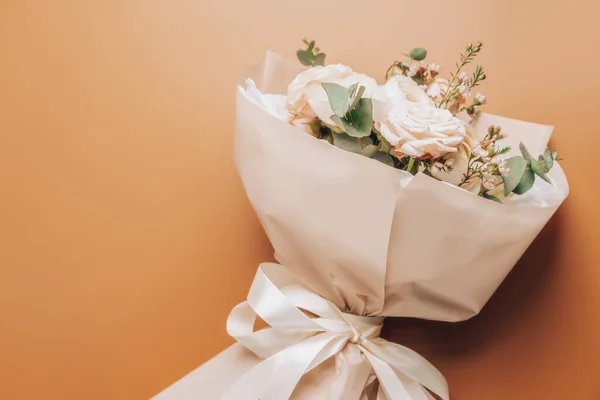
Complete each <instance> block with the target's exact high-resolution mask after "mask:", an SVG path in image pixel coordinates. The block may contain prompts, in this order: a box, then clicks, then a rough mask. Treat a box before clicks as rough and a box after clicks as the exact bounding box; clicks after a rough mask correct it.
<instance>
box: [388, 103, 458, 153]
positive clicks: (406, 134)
mask: <svg viewBox="0 0 600 400" xmlns="http://www.w3.org/2000/svg"><path fill="white" fill-rule="evenodd" d="M376 127H377V128H378V129H379V132H381V134H382V135H383V137H384V138H385V139H386V140H387V141H388V142H390V144H391V145H392V146H394V147H395V149H396V151H397V152H398V153H403V154H407V155H409V156H412V157H431V158H438V157H442V156H443V155H445V154H447V153H453V152H457V151H458V148H459V146H461V144H462V143H463V141H464V137H465V134H466V132H465V127H464V126H463V124H462V123H461V121H460V120H458V119H457V118H456V117H454V116H453V115H452V113H450V111H448V110H445V109H440V108H436V107H435V106H434V105H432V104H429V103H404V104H401V105H399V106H397V107H394V108H392V109H390V110H389V111H388V112H387V120H386V121H385V122H383V123H377V124H376Z"/></svg>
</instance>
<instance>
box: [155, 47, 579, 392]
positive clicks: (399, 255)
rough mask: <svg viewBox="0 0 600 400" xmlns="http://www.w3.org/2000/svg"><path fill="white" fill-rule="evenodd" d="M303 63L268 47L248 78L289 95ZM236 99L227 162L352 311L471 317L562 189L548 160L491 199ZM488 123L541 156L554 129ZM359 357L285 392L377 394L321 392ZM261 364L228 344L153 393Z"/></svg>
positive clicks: (321, 290) (193, 388) (297, 264)
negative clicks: (530, 183) (507, 193)
mask: <svg viewBox="0 0 600 400" xmlns="http://www.w3.org/2000/svg"><path fill="white" fill-rule="evenodd" d="M301 70H302V67H301V66H299V65H297V64H295V63H291V62H289V61H286V60H284V59H282V58H281V57H280V56H278V55H276V54H274V53H269V54H268V55H267V58H266V60H265V61H264V62H263V63H262V64H261V65H259V66H257V67H255V68H253V69H251V70H250V71H249V72H248V73H247V74H246V76H244V79H245V78H248V77H250V78H252V79H253V80H254V81H255V82H256V83H257V86H258V88H259V89H260V90H261V91H262V92H263V93H279V94H285V91H286V88H287V84H288V83H289V82H290V81H291V80H292V79H293V77H294V76H295V75H296V74H297V73H298V72H299V71H301ZM236 105H237V109H236V128H235V130H236V136H235V163H236V166H237V169H238V171H239V174H240V176H241V179H242V181H243V184H244V187H245V189H246V192H247V194H248V198H249V200H250V202H251V204H252V206H253V207H254V210H255V211H256V214H257V215H258V218H259V220H260V222H261V223H262V226H263V227H264V230H265V232H266V234H267V236H268V237H269V239H270V241H271V243H272V245H273V247H274V249H275V257H276V259H277V261H278V262H279V263H280V264H282V265H283V266H285V267H286V268H288V269H289V270H290V271H292V272H293V273H295V274H296V275H297V276H299V277H301V278H302V279H303V281H304V282H303V284H304V285H306V286H307V287H308V288H310V289H311V290H313V291H314V292H316V293H318V294H319V295H321V296H323V297H324V298H326V299H328V300H330V301H331V302H333V303H335V304H336V305H337V306H338V307H339V308H340V309H341V310H343V311H346V312H350V313H353V314H358V315H371V316H375V315H377V316H395V317H415V318H422V319H430V320H439V321H451V322H455V321H462V320H465V319H468V318H470V317H472V316H474V315H476V314H477V313H478V312H479V311H480V310H481V309H482V307H483V306H484V305H485V303H486V302H487V301H488V299H489V298H490V296H491V295H492V294H493V293H494V291H495V290H496V288H497V287H498V285H499V284H500V283H501V282H502V280H503V279H504V278H505V276H506V275H507V274H508V273H509V272H510V270H511V268H512V267H513V266H514V265H515V263H516V262H517V261H518V259H519V258H520V257H521V255H522V254H523V252H524V251H525V250H526V249H527V247H528V246H529V245H530V244H531V242H532V241H533V240H534V238H535V237H536V236H537V234H538V233H539V232H540V230H541V229H542V228H543V227H544V225H545V224H546V223H547V222H548V220H549V219H550V218H551V217H552V215H553V214H554V212H555V211H556V210H557V208H558V207H559V206H560V204H561V203H562V201H563V200H564V199H565V198H566V196H567V194H568V184H567V181H566V178H565V176H564V173H563V171H562V169H561V168H560V166H559V165H556V166H555V167H554V168H553V169H552V170H551V171H550V173H549V177H550V179H551V181H552V183H553V184H552V185H550V184H548V183H546V182H543V181H542V180H536V181H535V186H534V188H533V189H532V190H530V191H529V192H528V193H526V194H525V195H523V196H513V197H510V198H509V199H507V200H506V201H505V203H504V204H498V203H495V202H493V201H490V200H487V199H484V198H482V197H478V196H476V195H475V194H472V193H469V192H467V191H464V190H462V189H460V188H458V187H455V186H453V185H450V184H447V183H444V182H440V181H437V180H435V179H433V178H431V177H428V176H426V175H423V174H417V175H416V176H414V177H413V176H412V175H410V174H409V173H407V172H405V171H401V170H397V169H394V168H391V167H389V166H387V165H384V164H382V163H379V162H377V161H375V160H372V159H369V158H366V157H363V156H361V155H357V154H354V153H350V152H346V151H344V150H341V149H339V148H336V147H334V146H332V145H330V144H329V143H328V142H326V141H324V140H318V139H316V138H314V137H312V136H310V135H308V134H306V133H305V132H303V131H301V130H300V129H298V128H295V127H293V126H291V125H288V124H286V123H285V122H284V121H281V120H279V119H277V118H275V117H273V116H272V115H271V114H269V113H268V112H267V111H265V110H264V109H263V108H261V107H260V106H258V105H257V104H255V103H253V102H252V101H250V100H249V99H248V98H247V97H246V96H245V95H244V94H243V93H242V92H241V91H240V90H238V93H237V103H236ZM492 124H493V125H501V126H502V127H503V131H505V132H506V133H507V134H508V138H507V139H504V140H502V141H501V142H499V143H500V144H502V145H511V146H512V147H513V149H518V143H519V142H523V143H524V144H525V145H526V147H527V148H528V149H529V150H530V151H531V152H532V153H533V154H540V153H543V151H544V149H545V148H546V146H547V144H548V140H549V138H550V135H551V131H552V128H551V127H547V126H541V125H536V124H531V123H527V122H522V121H516V120H510V119H506V118H501V117H496V116H492V115H486V114H484V115H482V116H481V118H480V120H479V121H478V123H477V125H476V130H477V131H478V134H481V135H484V134H485V131H486V130H487V127H488V126H489V125H492ZM513 152H514V150H513ZM250 267H252V266H249V268H250ZM348 353H351V352H350V351H349V352H348ZM357 360H358V362H357V363H355V362H354V361H355V360H354V358H353V357H352V354H346V353H342V356H340V358H339V359H337V358H336V359H332V360H330V361H329V362H327V363H324V364H322V365H321V366H320V367H318V368H317V369H315V370H313V371H312V372H310V373H309V374H308V375H307V376H305V378H303V379H302V381H301V382H300V385H299V387H298V389H297V390H296V392H294V395H293V396H292V398H293V399H305V398H306V399H321V398H322V399H340V400H342V399H343V400H347V399H361V400H362V398H361V396H363V398H368V399H375V398H376V397H365V396H368V395H367V394H364V393H363V392H362V390H355V391H353V392H352V393H345V394H342V393H340V394H337V395H336V394H332V393H331V392H330V391H329V389H328V388H330V387H332V385H333V383H332V382H333V381H334V380H335V379H338V380H340V381H342V382H343V381H344V380H348V379H349V377H350V376H352V374H353V373H355V372H354V371H359V370H360V368H361V367H359V366H360V365H364V362H363V361H364V360H362V359H361V357H360V356H359V357H358V359H357ZM259 361H260V360H259V359H258V358H256V357H255V356H254V355H252V354H251V353H250V352H248V351H246V350H244V349H243V348H241V347H240V346H239V345H234V346H233V347H231V348H229V349H227V350H225V351H224V352H223V353H221V354H220V355H218V356H217V357H215V358H214V359H212V360H211V361H209V362H208V363H206V364H204V365H203V366H201V367H200V368H199V369H197V370H195V371H193V372H192V373H190V374H189V375H188V376H186V377H184V378H183V379H182V380H180V381H179V382H177V383H176V384H174V385H173V386H172V387H170V388H168V389H167V390H166V391H164V392H163V393H161V394H159V395H158V396H157V397H156V399H159V400H184V399H192V398H194V399H207V400H213V399H214V400H216V399H218V398H219V396H220V395H221V393H223V391H224V390H225V389H227V388H228V386H230V385H231V384H232V383H233V382H234V381H235V380H236V379H237V378H238V377H239V376H240V375H241V374H242V373H243V372H244V371H245V370H247V369H249V368H250V367H252V366H253V365H255V364H257V363H258V362H259ZM344 363H346V365H344ZM336 364H338V365H337V366H336ZM355 364H356V365H355ZM357 368H358V369H357ZM315 376H318V379H314V377H315ZM336 377H337V378H336ZM361 389H362V388H361ZM304 393H308V394H306V395H304ZM303 396H305V397H303Z"/></svg>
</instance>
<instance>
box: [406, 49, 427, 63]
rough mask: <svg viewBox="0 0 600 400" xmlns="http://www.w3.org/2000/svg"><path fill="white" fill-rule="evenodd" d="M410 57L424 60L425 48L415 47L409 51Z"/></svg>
mask: <svg viewBox="0 0 600 400" xmlns="http://www.w3.org/2000/svg"><path fill="white" fill-rule="evenodd" d="M409 56H410V58H412V59H413V60H416V61H421V60H424V59H425V57H427V50H425V49H424V48H422V47H415V48H414V49H412V50H411V51H410V54H409Z"/></svg>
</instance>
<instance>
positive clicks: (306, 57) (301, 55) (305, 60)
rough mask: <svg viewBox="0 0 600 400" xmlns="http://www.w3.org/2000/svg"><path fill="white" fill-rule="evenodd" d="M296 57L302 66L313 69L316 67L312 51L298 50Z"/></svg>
mask: <svg viewBox="0 0 600 400" xmlns="http://www.w3.org/2000/svg"><path fill="white" fill-rule="evenodd" d="M296 57H298V60H299V61H300V63H301V64H302V65H306V66H307V67H311V66H313V65H314V57H315V56H314V54H313V53H312V51H308V50H298V51H297V52H296Z"/></svg>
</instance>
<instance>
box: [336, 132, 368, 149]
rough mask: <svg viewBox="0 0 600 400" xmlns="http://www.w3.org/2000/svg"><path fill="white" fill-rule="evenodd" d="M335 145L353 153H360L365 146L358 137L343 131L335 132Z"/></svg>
mask: <svg viewBox="0 0 600 400" xmlns="http://www.w3.org/2000/svg"><path fill="white" fill-rule="evenodd" d="M333 145H334V146H336V147H339V148H340V149H343V150H346V151H350V152H352V153H360V152H361V151H362V149H363V146H362V145H361V143H360V140H359V139H358V138H355V137H352V136H350V135H348V134H346V133H343V132H342V133H335V134H334V135H333Z"/></svg>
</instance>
